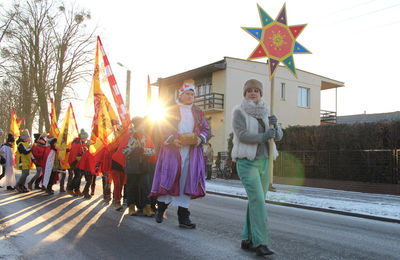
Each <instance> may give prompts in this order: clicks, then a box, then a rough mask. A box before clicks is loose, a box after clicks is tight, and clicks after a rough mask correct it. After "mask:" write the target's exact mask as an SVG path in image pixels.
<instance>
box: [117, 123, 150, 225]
mask: <svg viewBox="0 0 400 260" xmlns="http://www.w3.org/2000/svg"><path fill="white" fill-rule="evenodd" d="M132 124H133V128H131V129H130V130H129V132H130V136H129V140H128V143H127V145H126V146H125V148H123V149H122V152H123V154H124V155H125V173H126V175H127V180H126V187H127V195H128V200H127V205H128V207H129V212H128V214H129V215H131V216H133V215H136V214H137V213H138V212H140V211H143V214H144V215H146V216H148V217H152V216H154V211H153V210H152V208H151V205H150V199H149V198H148V194H149V190H150V188H149V186H150V182H149V178H150V163H149V157H151V156H153V155H154V154H155V147H154V144H153V141H152V140H151V137H150V135H148V134H146V133H145V131H144V127H145V122H144V119H143V118H142V117H134V118H133V119H132Z"/></svg>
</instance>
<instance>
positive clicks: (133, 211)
mask: <svg viewBox="0 0 400 260" xmlns="http://www.w3.org/2000/svg"><path fill="white" fill-rule="evenodd" d="M137 213H138V210H136V206H135V204H131V205H129V212H128V214H129V215H131V216H134V215H136V214H137Z"/></svg>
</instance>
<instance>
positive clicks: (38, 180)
mask: <svg viewBox="0 0 400 260" xmlns="http://www.w3.org/2000/svg"><path fill="white" fill-rule="evenodd" d="M41 181H42V176H40V177H39V178H37V179H36V180H35V190H40V182H41Z"/></svg>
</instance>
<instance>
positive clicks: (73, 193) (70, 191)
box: [67, 190, 76, 197]
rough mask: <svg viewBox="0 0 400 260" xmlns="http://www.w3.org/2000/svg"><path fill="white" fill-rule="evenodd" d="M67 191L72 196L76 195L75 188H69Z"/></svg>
mask: <svg viewBox="0 0 400 260" xmlns="http://www.w3.org/2000/svg"><path fill="white" fill-rule="evenodd" d="M67 193H68V194H69V195H71V196H72V197H76V195H75V192H74V191H73V190H67Z"/></svg>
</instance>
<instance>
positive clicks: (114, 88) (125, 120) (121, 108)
mask: <svg viewBox="0 0 400 260" xmlns="http://www.w3.org/2000/svg"><path fill="white" fill-rule="evenodd" d="M97 51H100V52H101V54H102V55H103V61H104V68H105V71H106V74H107V79H108V83H109V84H110V88H111V93H112V95H113V98H114V102H115V104H116V106H117V110H118V115H119V118H120V119H121V122H122V125H123V126H124V128H129V127H130V116H129V111H128V110H127V109H126V106H125V104H124V101H123V99H122V96H121V93H120V92H119V89H118V85H117V81H116V80H115V77H114V74H113V72H112V70H111V65H110V63H109V61H108V58H107V55H106V52H105V51H104V47H103V45H102V44H101V40H100V37H98V36H97V50H96V52H97Z"/></svg>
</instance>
